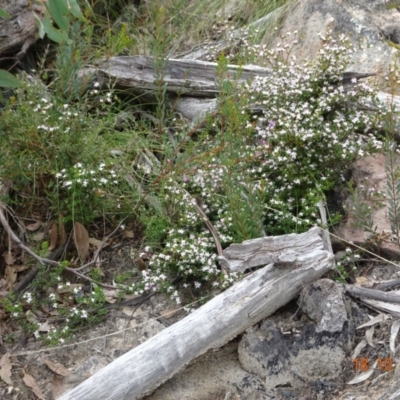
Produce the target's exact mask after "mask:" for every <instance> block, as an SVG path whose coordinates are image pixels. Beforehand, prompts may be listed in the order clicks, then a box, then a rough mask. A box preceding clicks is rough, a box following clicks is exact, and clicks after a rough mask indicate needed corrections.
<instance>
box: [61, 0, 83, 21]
mask: <svg viewBox="0 0 400 400" xmlns="http://www.w3.org/2000/svg"><path fill="white" fill-rule="evenodd" d="M63 1H64V4H65V6H66V7H67V8H68V10H69V12H70V13H71V14H72V15H73V16H74V17H76V18H78V19H80V20H81V21H86V19H85V17H84V16H83V14H82V12H81V9H80V8H79V5H78V2H77V1H76V0H63Z"/></svg>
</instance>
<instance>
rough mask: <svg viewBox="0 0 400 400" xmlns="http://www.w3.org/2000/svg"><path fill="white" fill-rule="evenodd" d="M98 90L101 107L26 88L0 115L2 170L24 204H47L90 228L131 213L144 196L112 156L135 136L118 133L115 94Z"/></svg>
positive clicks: (35, 88)
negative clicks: (99, 220) (98, 220)
mask: <svg viewBox="0 0 400 400" xmlns="http://www.w3.org/2000/svg"><path fill="white" fill-rule="evenodd" d="M92 92H93V96H95V98H96V100H93V101H94V102H95V101H97V102H98V104H97V105H93V103H89V99H87V100H86V101H85V102H81V103H73V104H71V105H70V104H68V103H63V102H61V101H60V100H59V99H58V98H57V97H53V98H52V97H51V96H50V95H49V94H46V93H43V91H42V89H41V88H38V87H33V86H26V87H25V88H24V90H21V91H18V92H17V96H16V97H17V99H18V100H16V101H15V102H14V103H13V104H11V103H10V104H9V106H8V107H7V108H6V109H5V111H3V113H2V115H1V116H0V130H1V132H2V142H3V143H4V146H2V147H1V149H0V160H2V163H1V165H0V171H1V175H2V177H3V178H4V179H7V180H9V181H12V182H13V187H14V190H15V192H16V194H17V197H19V200H20V201H21V203H24V202H25V203H26V204H28V205H29V207H35V206H36V205H39V204H42V203H43V202H46V203H47V206H48V207H49V208H50V210H51V211H52V212H53V213H55V214H60V213H61V214H63V215H64V216H65V218H66V221H79V222H81V223H84V224H85V223H90V222H91V221H93V220H94V219H95V218H98V217H100V216H104V214H105V213H106V214H107V213H113V214H114V215H116V214H120V213H125V212H127V210H128V209H132V207H133V205H134V203H132V200H133V199H134V198H135V197H136V198H137V197H138V194H137V193H135V192H134V191H132V189H131V188H130V187H129V186H128V185H127V183H126V181H125V180H123V179H121V176H120V174H121V172H120V168H121V167H120V166H119V165H118V163H116V162H115V161H114V160H113V159H111V156H110V146H112V144H113V143H115V140H118V139H124V141H125V143H126V141H127V139H128V137H131V136H132V135H130V134H129V133H126V136H123V135H116V134H114V133H113V130H112V124H111V119H112V118H113V116H112V115H109V113H108V112H106V111H107V110H111V109H112V107H113V105H112V102H113V101H114V100H113V96H112V93H111V92H106V94H105V95H104V96H103V95H100V93H99V91H98V90H97V89H96V88H94V90H93V91H92ZM94 92H96V93H94ZM12 106H13V107H14V109H12ZM15 106H16V107H15ZM93 112H95V113H98V117H97V118H96V119H93V117H92V115H91V113H93ZM100 132H101V136H100ZM121 161H122V160H121Z"/></svg>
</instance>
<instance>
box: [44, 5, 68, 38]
mask: <svg viewBox="0 0 400 400" xmlns="http://www.w3.org/2000/svg"><path fill="white" fill-rule="evenodd" d="M48 4H49V10H50V14H51V16H52V17H53V20H54V22H55V23H56V24H57V25H58V27H59V28H60V29H61V30H62V31H64V32H66V31H68V29H69V22H68V18H67V17H66V16H65V15H66V14H67V13H68V9H67V7H66V6H65V4H64V2H63V0H49V3H48Z"/></svg>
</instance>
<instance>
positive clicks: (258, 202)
mask: <svg viewBox="0 0 400 400" xmlns="http://www.w3.org/2000/svg"><path fill="white" fill-rule="evenodd" d="M323 43H324V44H323V47H322V49H321V50H320V52H319V54H318V57H317V59H316V60H315V62H314V63H308V64H307V63H305V64H303V65H298V64H297V63H296V60H295V58H294V57H290V56H289V55H288V54H289V49H288V47H287V46H284V45H282V46H281V47H278V48H277V49H276V50H274V51H268V52H266V57H267V58H268V60H269V61H270V62H271V64H272V66H273V68H272V71H271V74H270V76H268V77H266V78H262V77H256V78H255V79H254V80H253V81H252V82H249V83H248V84H246V85H244V86H243V87H242V88H241V89H240V91H239V93H236V94H235V93H233V92H231V93H225V97H224V98H223V99H222V100H221V99H220V102H219V104H220V106H221V111H222V112H228V114H225V115H224V117H225V119H224V120H223V127H220V128H219V127H218V121H217V120H216V119H214V120H213V121H211V123H210V129H212V130H213V131H214V132H215V131H216V134H214V135H209V136H207V137H206V136H204V135H203V136H202V140H199V141H198V145H197V147H196V146H193V148H194V150H193V152H194V153H195V154H196V156H195V157H193V159H196V160H197V162H198V160H199V159H201V157H200V156H199V154H203V155H204V154H211V153H216V149H218V155H217V156H216V157H212V158H207V159H205V160H206V161H204V162H203V163H202V164H201V163H200V164H199V163H198V164H197V165H194V164H191V163H190V162H187V164H186V165H187V170H186V172H185V173H183V174H182V175H179V176H177V175H178V174H171V175H172V177H170V178H169V179H168V180H167V182H166V185H165V186H164V189H165V197H164V198H165V201H167V202H170V203H171V204H173V205H174V207H173V208H172V209H173V210H174V212H173V214H174V215H173V216H171V220H172V221H173V226H174V227H175V228H174V229H169V231H168V232H167V238H166V240H165V243H164V249H163V250H162V251H161V253H159V254H156V255H154V256H153V257H152V259H151V261H150V269H149V270H147V271H144V272H143V282H142V284H141V285H139V286H140V287H139V286H138V287H137V288H136V290H137V292H138V293H140V292H141V291H142V290H157V289H160V288H161V287H163V288H164V289H165V288H167V291H168V292H170V294H171V297H172V298H174V299H176V300H177V302H180V297H179V293H178V291H176V290H175V288H174V287H173V286H169V284H168V283H167V282H168V281H169V277H170V276H171V275H172V276H176V275H178V276H180V277H181V278H183V280H184V282H185V283H184V284H183V287H187V286H188V285H190V286H191V287H192V289H196V288H197V287H199V285H201V284H202V283H203V282H206V281H209V282H213V284H212V285H213V286H217V287H225V286H226V285H229V284H230V283H232V282H233V281H234V279H235V276H233V275H231V274H223V273H221V271H220V270H219V269H218V268H217V263H216V259H217V254H216V249H215V243H214V241H213V238H212V236H211V234H210V232H209V231H208V230H207V228H206V227H205V224H204V221H203V220H202V219H201V218H200V216H199V213H198V212H197V211H196V209H195V201H196V200H195V198H196V197H200V199H201V203H202V209H203V211H204V212H205V213H206V215H207V217H208V218H209V220H210V221H211V223H212V224H213V226H214V227H215V228H216V230H217V231H218V234H219V236H220V240H221V242H222V243H223V244H224V245H228V244H229V243H232V242H233V241H238V240H244V239H250V238H254V237H258V236H262V235H263V234H269V235H275V234H285V233H292V232H303V231H305V230H307V229H309V228H310V226H312V225H315V224H318V223H319V222H320V221H319V216H318V209H317V203H318V201H319V200H321V199H324V196H325V193H326V191H328V190H330V189H332V188H333V186H334V185H335V184H337V183H338V182H339V181H340V178H341V177H342V176H343V173H344V172H345V171H346V169H347V168H348V167H349V166H350V164H351V163H352V162H353V161H354V160H356V159H357V158H359V157H361V156H363V155H365V154H369V153H370V152H374V151H377V150H378V149H379V148H380V147H381V142H380V141H379V140H377V139H376V134H377V132H378V130H379V129H380V128H381V119H380V118H381V116H380V115H378V113H376V114H373V113H368V112H366V111H364V110H363V109H362V107H359V108H357V107H356V106H355V105H356V104H361V105H362V104H364V103H365V102H366V101H375V100H376V99H375V95H374V91H373V90H372V89H371V88H370V87H369V86H368V85H367V84H366V83H363V82H357V81H354V82H352V85H350V86H347V87H344V86H343V85H342V84H341V79H342V76H343V75H342V74H343V73H344V72H345V71H346V65H347V61H348V56H349V55H350V53H351V52H352V51H353V50H352V48H351V46H350V44H349V41H348V40H347V39H346V38H345V37H344V36H339V38H338V39H337V40H335V39H333V38H332V37H331V36H329V37H326V38H323ZM221 75H222V74H221ZM221 87H222V88H223V87H228V86H227V85H225V86H224V83H222V84H221ZM231 87H234V85H233V86H231ZM228 90H229V89H228ZM231 99H234V101H231ZM238 105H239V106H238ZM249 105H252V106H254V105H255V106H257V108H262V110H263V111H262V115H261V116H260V117H259V118H258V119H257V121H255V122H254V121H253V122H251V121H249V120H247V121H246V118H244V119H240V116H244V117H245V113H246V111H245V110H246V108H248V106H249ZM229 107H231V109H229ZM235 107H239V108H235ZM221 125H222V124H221ZM203 138H204V140H203ZM187 159H190V157H189V156H187ZM207 163H208V166H207ZM196 167H197V171H196ZM193 171H195V172H193Z"/></svg>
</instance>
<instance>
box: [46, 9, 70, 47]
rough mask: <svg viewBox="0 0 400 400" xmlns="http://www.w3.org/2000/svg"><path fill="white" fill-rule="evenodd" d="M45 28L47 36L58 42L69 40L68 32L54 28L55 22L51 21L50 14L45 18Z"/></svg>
mask: <svg viewBox="0 0 400 400" xmlns="http://www.w3.org/2000/svg"><path fill="white" fill-rule="evenodd" d="M43 25H44V30H45V32H46V33H47V36H48V37H49V38H50V39H51V40H52V41H53V42H56V43H63V42H66V41H67V40H68V35H67V33H66V32H63V31H60V30H59V29H56V28H54V26H53V24H52V23H51V21H50V18H49V16H48V15H47V14H46V15H45V16H44V18H43Z"/></svg>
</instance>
